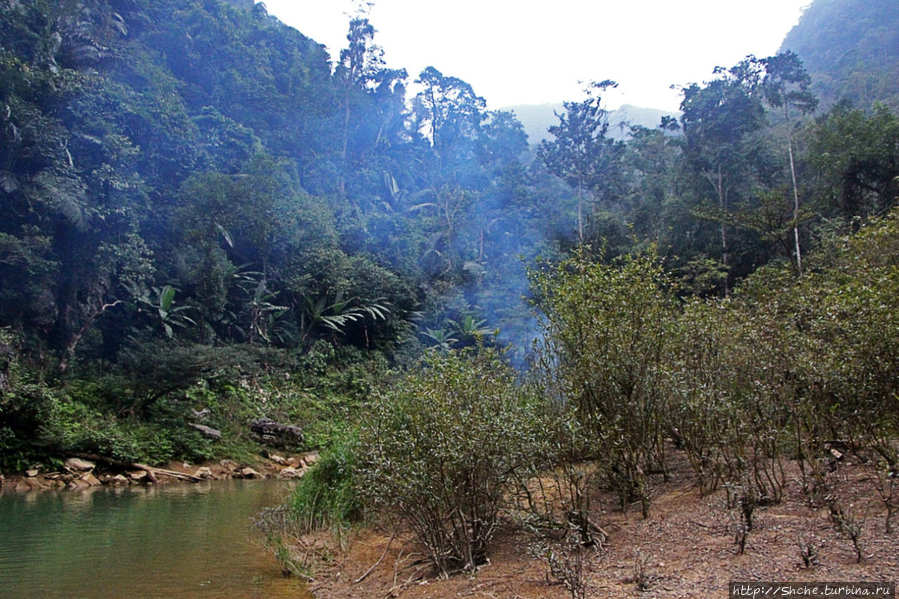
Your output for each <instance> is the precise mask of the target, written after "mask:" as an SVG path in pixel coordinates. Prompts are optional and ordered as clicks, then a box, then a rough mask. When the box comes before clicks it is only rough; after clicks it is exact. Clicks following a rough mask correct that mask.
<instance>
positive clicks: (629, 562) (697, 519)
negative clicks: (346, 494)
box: [310, 456, 899, 599]
mask: <svg viewBox="0 0 899 599" xmlns="http://www.w3.org/2000/svg"><path fill="white" fill-rule="evenodd" d="M674 461H675V462H676V463H675V465H674V470H673V476H672V478H671V480H670V482H668V483H664V482H663V481H662V480H661V477H658V479H653V488H654V501H653V505H652V509H651V514H650V517H649V519H647V520H643V519H642V518H641V516H640V510H639V508H638V507H635V508H633V509H631V510H630V511H629V512H628V513H622V512H621V511H620V510H619V509H617V507H615V506H616V502H615V499H614V498H613V497H612V496H611V495H603V496H601V497H600V498H599V499H600V501H599V505H600V506H601V507H600V508H599V509H598V510H597V512H596V513H595V514H593V516H592V519H593V520H594V521H595V522H598V523H600V525H601V526H602V527H603V528H605V529H606V530H607V531H608V533H609V535H610V538H609V539H608V542H607V543H606V544H605V546H604V548H603V550H602V551H601V552H600V553H599V554H598V555H597V556H596V559H595V563H594V564H593V567H592V577H591V583H590V586H589V588H588V591H587V593H586V596H587V597H646V598H649V597H659V598H662V597H671V598H674V597H678V598H681V597H696V598H700V597H701V598H725V597H727V596H728V583H729V582H731V581H741V582H742V581H746V582H751V581H777V582H786V581H795V582H856V581H872V582H875V581H876V582H897V580H899V547H897V541H899V532H894V533H893V534H892V535H887V534H885V532H884V515H885V510H884V508H883V505H882V504H881V503H880V500H879V497H878V495H877V493H876V491H875V488H874V486H873V478H872V473H871V471H870V470H869V468H868V467H867V466H864V465H858V464H851V463H849V464H843V465H841V466H840V470H839V472H838V477H839V479H840V481H841V482H840V483H839V487H838V488H839V492H840V495H841V497H843V498H844V502H845V504H846V505H849V504H851V505H852V506H853V507H852V509H853V513H855V514H856V516H857V518H858V519H859V521H861V522H862V526H863V533H862V545H863V548H864V555H865V559H864V561H863V562H862V563H861V564H857V563H856V557H855V552H854V550H853V547H852V544H851V542H850V541H849V540H848V539H847V538H845V537H844V536H841V535H840V534H839V533H838V532H837V531H836V530H835V529H834V526H833V524H832V523H831V521H830V518H829V511H828V510H827V509H826V508H824V509H813V508H810V507H809V506H808V505H807V502H806V501H805V497H804V496H803V495H802V494H801V492H800V485H799V481H798V479H799V475H798V472H791V473H790V483H789V485H788V487H787V489H786V491H785V493H784V500H783V502H782V503H780V504H779V505H774V506H769V507H766V508H759V509H758V510H757V511H756V523H755V526H754V528H753V530H752V532H751V533H750V535H749V537H748V542H747V545H746V552H745V554H743V555H738V554H737V548H736V545H735V543H734V528H733V525H734V522H735V520H734V516H733V514H732V513H729V512H728V511H727V510H726V509H725V507H724V502H725V494H724V492H723V491H722V490H719V491H718V492H716V493H714V494H711V495H709V496H706V497H701V496H700V495H699V493H698V490H697V489H696V488H695V487H694V486H693V485H692V477H691V474H690V472H689V470H688V468H687V467H686V464H685V463H684V462H683V460H680V461H678V460H677V456H675V460H674ZM896 520H899V517H897V518H896ZM896 528H899V522H895V523H894V529H896ZM389 536H390V535H389V534H385V533H384V532H382V531H378V530H371V529H368V530H363V531H360V532H358V533H357V535H356V538H355V539H354V541H353V542H352V543H351V544H350V546H349V549H348V550H346V551H344V552H337V556H336V557H334V553H330V554H329V558H328V559H327V560H325V561H320V562H318V563H317V566H316V570H317V571H316V579H315V582H313V583H312V584H311V585H310V588H311V590H312V591H313V593H314V594H315V595H316V597H318V598H320V599H345V598H351V597H353V598H360V599H361V598H364V599H371V598H386V597H403V598H404V599H417V598H423V597H485V598H486V597H490V598H521V599H525V598H527V599H537V598H551V597H552V598H564V597H570V594H569V591H568V590H567V589H566V587H565V586H563V585H562V584H560V583H559V582H558V581H554V580H552V579H551V578H550V577H549V576H548V569H547V567H546V565H545V564H544V563H543V562H542V561H540V560H537V559H535V558H533V557H530V556H529V555H528V552H527V545H528V538H527V536H526V535H525V534H524V533H522V532H520V531H516V530H514V528H513V527H512V526H511V525H509V526H507V527H506V528H505V529H504V530H503V531H502V532H501V534H500V535H499V536H498V538H497V539H496V542H495V543H494V548H493V550H492V553H491V555H490V557H489V563H488V564H487V565H485V566H483V567H481V568H480V569H479V571H478V572H477V573H475V574H474V575H457V576H454V577H451V578H449V579H446V580H444V579H440V578H437V577H435V575H434V573H433V572H431V571H429V569H428V568H427V567H423V566H422V564H421V563H420V561H419V560H420V558H421V554H420V553H417V549H416V547H415V546H414V544H412V543H411V542H410V541H409V540H407V539H406V540H404V539H400V538H399V537H398V538H397V539H395V540H394V541H393V543H392V544H391V545H390V548H389V550H387V551H386V554H385V549H387V546H388V540H389ZM800 541H805V542H812V543H814V545H815V546H816V547H817V551H818V558H817V561H818V565H816V566H813V567H811V568H806V567H804V565H803V563H802V558H801V554H800ZM382 555H384V558H383V561H382V562H381V563H380V565H378V566H377V567H376V568H375V569H374V570H373V571H372V572H371V574H370V575H369V576H368V577H367V578H365V579H364V580H363V581H362V582H356V581H357V580H358V579H359V578H360V577H361V576H362V575H363V574H364V573H365V572H366V571H367V570H368V569H369V568H370V567H371V566H372V565H373V564H375V563H376V562H378V560H379V558H381V556H382ZM638 564H642V566H643V567H642V572H640V574H642V580H643V582H644V583H645V584H644V587H645V588H644V589H641V588H640V587H639V586H638V584H637V581H636V580H635V578H638V577H636V576H635V572H637V565H638Z"/></svg>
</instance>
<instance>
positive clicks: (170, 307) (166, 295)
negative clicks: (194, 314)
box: [130, 285, 196, 339]
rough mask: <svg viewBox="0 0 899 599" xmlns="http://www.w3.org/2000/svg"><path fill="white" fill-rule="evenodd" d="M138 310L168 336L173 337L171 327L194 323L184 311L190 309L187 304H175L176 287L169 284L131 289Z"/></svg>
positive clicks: (173, 332)
mask: <svg viewBox="0 0 899 599" xmlns="http://www.w3.org/2000/svg"><path fill="white" fill-rule="evenodd" d="M130 291H131V294H132V296H133V297H134V301H135V303H136V304H137V307H138V311H139V312H142V313H144V314H147V315H149V316H150V317H151V318H152V319H153V320H154V321H155V322H156V323H157V324H158V325H159V326H160V327H162V330H163V331H165V335H166V337H168V338H170V339H171V338H172V337H174V334H175V331H174V328H173V327H181V328H183V327H186V326H187V325H188V324H196V322H194V320H193V319H192V318H190V317H189V316H187V314H185V313H184V312H185V311H187V310H190V307H189V306H175V293H176V291H177V290H176V289H175V288H174V287H172V286H171V285H164V286H163V287H150V288H149V289H148V288H146V287H144V286H143V285H141V286H140V287H134V288H132V289H131V290H130Z"/></svg>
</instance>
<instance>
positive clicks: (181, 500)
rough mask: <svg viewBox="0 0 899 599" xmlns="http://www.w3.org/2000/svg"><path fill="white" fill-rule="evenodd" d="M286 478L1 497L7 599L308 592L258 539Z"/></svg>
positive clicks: (2, 591) (209, 597)
mask: <svg viewBox="0 0 899 599" xmlns="http://www.w3.org/2000/svg"><path fill="white" fill-rule="evenodd" d="M284 492H285V487H284V485H283V483H280V482H277V481H221V482H214V483H201V484H196V485H169V486H159V487H146V488H144V487H140V488H134V487H130V488H117V489H106V488H104V489H99V490H96V491H93V492H91V491H85V492H74V491H66V492H46V493H26V494H6V495H2V496H0V595H2V596H3V597H4V598H8V599H32V598H34V599H38V598H40V599H53V598H59V599H63V598H65V599H82V598H83V599H96V598H99V597H102V598H104V599H107V598H109V599H117V598H122V599H126V598H127V599H130V598H132V597H141V598H144V597H146V598H151V599H152V598H162V597H165V598H172V597H177V598H179V599H180V598H182V597H183V598H186V599H192V598H204V599H213V598H222V599H225V598H228V599H232V598H233V599H240V598H244V597H253V598H257V597H258V598H260V599H261V598H272V599H277V598H279V597H291V598H294V599H300V598H304V597H305V598H309V597H311V595H309V594H308V593H307V592H306V591H305V589H304V588H303V585H302V583H301V582H299V581H297V580H291V579H284V578H282V577H281V574H280V568H278V566H277V564H276V563H275V562H274V559H273V558H272V557H271V556H269V555H267V554H266V553H265V552H263V551H262V550H261V549H260V548H259V547H258V546H257V545H256V544H255V542H254V540H253V538H252V533H251V531H250V529H249V523H250V518H251V517H252V516H253V515H254V514H256V513H257V512H258V511H259V510H260V509H261V508H263V507H266V506H271V505H275V504H277V503H279V502H280V501H281V499H282V497H283V494H284Z"/></svg>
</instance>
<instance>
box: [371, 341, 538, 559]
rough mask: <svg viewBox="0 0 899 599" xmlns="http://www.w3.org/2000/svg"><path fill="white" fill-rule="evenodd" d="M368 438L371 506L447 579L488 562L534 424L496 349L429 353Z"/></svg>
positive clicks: (384, 400)
mask: <svg viewBox="0 0 899 599" xmlns="http://www.w3.org/2000/svg"><path fill="white" fill-rule="evenodd" d="M373 410H374V414H372V415H371V416H370V417H369V418H367V419H366V421H365V423H364V425H363V430H362V440H361V451H362V455H364V456H366V460H365V462H364V464H363V467H362V477H363V481H364V488H365V489H366V492H367V495H368V498H369V501H370V502H371V505H372V507H373V508H375V509H378V510H383V511H384V512H385V513H386V515H387V516H388V517H389V518H395V519H397V521H398V522H402V523H403V524H404V525H407V526H409V528H410V529H411V530H412V532H413V534H414V535H415V537H416V540H417V541H418V542H419V543H421V545H422V546H423V547H424V548H425V550H426V551H427V556H428V559H429V560H431V561H432V562H433V563H434V564H435V566H436V567H437V568H438V569H439V570H440V571H441V572H444V573H450V572H453V571H456V570H458V569H463V570H473V569H474V568H476V567H477V566H478V565H479V564H482V563H483V562H484V560H485V559H486V554H487V549H488V546H489V544H490V541H491V540H492V538H493V537H494V535H495V533H496V530H497V526H498V524H499V522H498V519H499V513H500V508H501V506H502V504H503V501H504V498H505V496H506V493H507V492H508V491H509V489H510V485H511V483H512V481H513V478H512V477H513V474H514V473H515V472H516V470H518V469H519V468H522V467H524V466H525V465H526V464H527V463H528V460H529V459H530V458H531V455H530V449H531V448H530V447H528V442H527V440H528V439H530V438H532V436H533V435H532V434H531V433H530V427H532V426H534V423H533V422H532V420H531V415H530V411H529V409H528V407H527V405H526V404H525V403H524V402H523V400H522V395H521V392H520V390H519V389H518V387H517V386H516V384H515V377H514V373H513V372H512V371H511V370H510V368H509V367H508V366H507V365H506V364H504V363H503V361H502V357H501V356H500V354H499V353H498V352H496V351H495V350H492V349H487V348H483V349H480V350H479V351H477V352H474V351H467V352H463V353H453V352H450V353H446V354H436V353H431V354H429V355H428V357H427V359H426V362H425V363H424V364H423V365H422V368H421V370H419V371H414V372H411V373H409V374H408V375H407V376H406V377H404V378H403V380H402V381H400V382H399V383H397V385H396V386H395V387H394V388H393V389H392V390H391V391H390V393H389V394H382V395H381V396H379V397H378V399H377V401H376V403H375V405H374V406H373Z"/></svg>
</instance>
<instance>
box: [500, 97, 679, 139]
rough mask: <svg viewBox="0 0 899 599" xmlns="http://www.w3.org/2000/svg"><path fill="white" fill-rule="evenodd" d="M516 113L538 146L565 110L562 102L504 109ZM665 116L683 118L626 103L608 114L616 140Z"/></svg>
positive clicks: (610, 132)
mask: <svg viewBox="0 0 899 599" xmlns="http://www.w3.org/2000/svg"><path fill="white" fill-rule="evenodd" d="M503 110H509V111H511V112H514V113H515V116H516V117H517V118H518V120H519V121H520V122H521V124H522V125H523V126H524V131H525V133H527V134H528V142H529V143H531V144H539V143H540V142H541V141H543V140H544V139H548V138H549V137H550V135H549V133H548V132H547V129H548V128H549V127H551V126H552V125H556V124H558V123H559V118H558V117H557V116H556V113H562V112H564V111H565V107H564V106H563V105H562V103H561V102H559V103H557V104H522V105H519V106H509V107H506V108H503ZM663 116H672V117H676V118H678V117H679V116H680V115H679V113H676V112H670V111H667V110H659V109H657V108H641V107H639V106H631V105H630V104H625V105H623V106H621V108H618V109H617V110H612V111H610V114H609V135H610V136H611V137H613V138H614V139H622V140H623V139H626V138H627V135H628V128H627V126H628V124H630V125H640V126H642V127H647V128H649V129H652V128H655V127H658V126H659V123H660V122H661V121H662V117H663Z"/></svg>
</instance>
